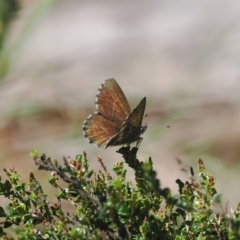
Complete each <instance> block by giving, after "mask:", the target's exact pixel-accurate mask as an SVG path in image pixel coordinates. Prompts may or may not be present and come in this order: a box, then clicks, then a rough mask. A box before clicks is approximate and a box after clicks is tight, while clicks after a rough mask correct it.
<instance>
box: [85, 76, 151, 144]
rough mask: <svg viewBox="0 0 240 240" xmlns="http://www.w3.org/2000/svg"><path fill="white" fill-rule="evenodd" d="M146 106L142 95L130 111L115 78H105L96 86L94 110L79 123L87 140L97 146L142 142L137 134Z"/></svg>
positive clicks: (142, 130) (140, 129) (142, 129)
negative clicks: (98, 86) (97, 87)
mask: <svg viewBox="0 0 240 240" xmlns="http://www.w3.org/2000/svg"><path fill="white" fill-rule="evenodd" d="M145 106H146V97H144V98H143V99H142V100H141V102H140V103H139V104H138V106H137V107H135V108H134V109H133V111H132V112H131V110H130V106H129V103H128V101H127V99H126V97H125V95H124V93H123V91H122V89H121V88H120V86H119V85H118V83H117V82H116V80H115V79H113V78H110V79H107V80H106V81H105V82H104V83H103V84H102V85H101V87H100V88H99V93H98V95H97V99H96V109H97V112H94V113H93V114H90V115H89V116H88V118H87V119H86V120H85V121H84V123H83V133H84V136H85V137H86V138H88V139H89V142H90V143H95V144H96V145H97V146H98V147H102V146H105V148H107V147H109V146H117V145H121V144H127V145H130V143H132V142H136V141H137V145H139V143H140V142H141V141H142V138H141V137H140V135H141V134H142V133H144V131H145V130H146V128H147V126H142V119H143V114H144V111H145Z"/></svg>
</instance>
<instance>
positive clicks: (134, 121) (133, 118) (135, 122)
mask: <svg viewBox="0 0 240 240" xmlns="http://www.w3.org/2000/svg"><path fill="white" fill-rule="evenodd" d="M145 107H146V97H144V98H143V99H142V100H141V102H140V103H139V104H138V105H137V106H136V107H135V108H134V109H133V110H132V112H131V113H130V114H129V116H128V117H127V119H126V120H125V122H124V123H123V126H124V125H126V124H131V125H132V126H134V127H136V128H141V126H142V120H143V115H144V111H145Z"/></svg>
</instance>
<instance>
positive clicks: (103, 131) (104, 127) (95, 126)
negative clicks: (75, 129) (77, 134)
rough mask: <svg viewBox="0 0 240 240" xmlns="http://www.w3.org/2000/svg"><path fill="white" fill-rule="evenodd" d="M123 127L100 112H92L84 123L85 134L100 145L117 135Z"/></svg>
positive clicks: (91, 141) (90, 140)
mask: <svg viewBox="0 0 240 240" xmlns="http://www.w3.org/2000/svg"><path fill="white" fill-rule="evenodd" d="M120 130H121V128H119V127H118V126H116V125H115V124H114V122H112V121H109V119H107V118H105V117H104V116H102V115H101V114H99V113H93V114H91V115H90V116H89V117H88V118H87V119H86V120H85V122H84V123H83V131H84V136H85V137H86V138H88V139H89V142H90V143H95V144H96V145H97V146H98V147H101V146H105V145H106V144H107V140H108V139H110V138H112V137H113V136H114V135H116V134H117V133H118V132H119V131H120Z"/></svg>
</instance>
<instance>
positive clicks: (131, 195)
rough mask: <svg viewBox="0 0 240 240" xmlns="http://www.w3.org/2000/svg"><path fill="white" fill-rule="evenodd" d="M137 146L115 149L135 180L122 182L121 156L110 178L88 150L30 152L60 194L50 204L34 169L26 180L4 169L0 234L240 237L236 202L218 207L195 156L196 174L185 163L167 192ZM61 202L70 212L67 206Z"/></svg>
mask: <svg viewBox="0 0 240 240" xmlns="http://www.w3.org/2000/svg"><path fill="white" fill-rule="evenodd" d="M137 151H138V148H136V147H134V148H132V149H130V148H129V147H122V148H120V149H119V150H118V153H120V154H122V155H123V158H124V160H125V162H126V163H127V164H128V165H129V166H130V167H131V168H132V169H133V170H134V173H135V180H136V183H134V184H133V183H131V182H129V181H127V180H126V174H127V170H126V169H125V168H124V163H123V162H117V163H116V164H115V165H114V166H113V170H114V172H115V174H116V175H115V176H113V175H111V174H110V173H109V171H108V169H107V168H106V166H105V165H104V162H103V160H102V159H101V158H100V157H98V161H99V163H100V165H101V169H100V170H98V171H94V170H92V169H89V165H88V158H87V155H86V153H84V154H83V155H78V156H76V159H70V158H64V159H63V163H64V165H61V164H59V162H58V161H56V160H55V161H52V160H51V158H50V157H48V156H47V155H46V154H39V153H38V152H37V151H36V150H33V151H32V152H31V155H32V157H33V159H34V161H35V163H36V165H38V166H39V170H44V171H50V172H51V176H50V177H49V178H48V182H49V183H50V184H51V185H52V186H53V187H54V188H56V189H58V192H59V193H58V194H57V196H56V202H55V203H53V202H50V201H49V200H48V196H47V195H46V194H45V193H44V190H43V188H42V187H41V184H40V183H39V182H38V181H37V179H36V178H35V177H34V175H33V174H32V173H30V177H29V182H28V183H25V182H22V181H21V179H20V175H19V173H18V172H17V171H16V169H14V168H10V169H9V170H6V169H4V172H5V173H6V175H7V177H8V180H6V181H5V182H3V181H2V180H1V183H0V192H1V195H3V196H4V197H5V198H7V199H8V202H9V203H8V205H7V206H6V207H4V208H3V207H1V209H0V216H1V219H2V220H1V228H0V234H1V237H2V239H13V236H12V237H11V236H9V234H8V235H7V234H6V232H5V230H6V229H8V228H11V229H14V231H15V234H16V235H17V239H175V240H178V239H239V238H240V217H239V216H240V214H239V213H240V205H239V206H238V208H237V209H236V210H234V211H233V210H228V209H224V208H223V207H222V203H221V196H220V195H218V194H217V190H216V188H215V180H214V177H213V176H211V174H209V173H207V172H206V169H205V166H204V163H203V161H202V160H201V159H200V158H199V159H198V178H196V177H195V174H194V171H193V169H190V173H191V174H190V175H191V177H190V180H189V181H187V182H185V183H183V182H182V181H181V180H180V179H178V180H177V181H176V182H177V184H178V186H179V194H178V195H175V196H173V195H172V193H171V191H170V190H169V189H162V188H161V184H160V181H159V179H158V178H157V177H156V172H155V171H154V169H153V163H152V160H151V158H149V159H148V160H147V161H145V162H141V161H139V160H138V159H137V157H136V154H137ZM60 181H63V182H62V183H61V184H60ZM64 183H65V185H66V186H64V187H62V185H64ZM64 201H67V202H68V203H69V204H71V205H72V206H74V210H72V211H71V212H69V211H68V212H67V211H66V209H64V208H63V207H62V203H63V202H64ZM216 206H219V208H218V209H222V210H220V211H214V210H213V209H216ZM223 209H224V210H223Z"/></svg>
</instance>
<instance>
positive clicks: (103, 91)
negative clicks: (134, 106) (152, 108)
mask: <svg viewBox="0 0 240 240" xmlns="http://www.w3.org/2000/svg"><path fill="white" fill-rule="evenodd" d="M97 111H98V112H99V113H101V114H102V115H103V116H105V117H106V118H108V119H110V120H111V121H114V122H116V123H119V124H122V123H123V122H124V121H125V120H126V118H127V117H128V116H129V114H130V112H131V110H130V106H129V103H128V101H127V99H126V97H125V95H124V93H123V91H122V89H121V88H120V87H119V85H118V83H117V82H116V81H115V79H113V78H110V79H108V80H106V81H105V82H104V83H103V84H102V87H101V88H100V89H99V94H98V96H97Z"/></svg>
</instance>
